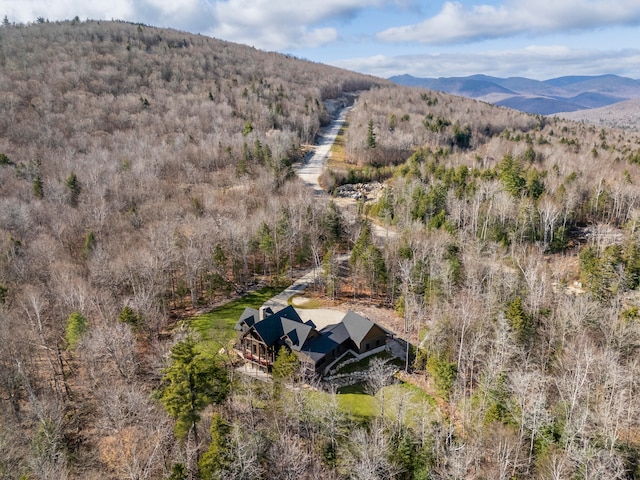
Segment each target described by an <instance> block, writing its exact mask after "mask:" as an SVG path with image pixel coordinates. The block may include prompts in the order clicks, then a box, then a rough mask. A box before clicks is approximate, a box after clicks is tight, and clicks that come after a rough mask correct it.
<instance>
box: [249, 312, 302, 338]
mask: <svg viewBox="0 0 640 480" xmlns="http://www.w3.org/2000/svg"><path fill="white" fill-rule="evenodd" d="M285 322H286V325H287V331H286V332H285V327H284V325H283V323H285ZM294 325H295V326H294ZM298 326H301V327H298ZM302 327H306V328H308V329H311V327H310V326H309V325H305V324H304V323H303V322H302V319H301V318H300V315H298V312H296V311H295V309H294V308H293V307H292V306H291V305H289V306H288V307H286V308H283V309H282V310H280V311H278V312H276V313H274V314H273V315H269V316H268V317H266V318H265V319H264V320H260V321H259V322H256V323H255V324H254V325H253V328H254V329H255V331H256V332H257V333H258V335H260V337H261V338H262V340H263V341H264V343H266V344H267V345H268V346H272V345H273V344H274V343H276V342H277V341H278V340H279V339H281V338H282V337H283V335H284V334H285V333H289V332H291V331H292V330H296V335H297V336H298V337H300V336H303V337H304V338H305V339H306V337H307V335H308V333H309V332H306V334H305V333H304V331H305V329H304V328H302ZM298 329H299V331H298ZM300 345H302V344H300Z"/></svg>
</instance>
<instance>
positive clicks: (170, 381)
mask: <svg viewBox="0 0 640 480" xmlns="http://www.w3.org/2000/svg"><path fill="white" fill-rule="evenodd" d="M162 373H163V378H162V379H163V385H162V387H160V389H158V391H157V396H158V398H159V400H160V401H161V402H162V404H163V405H164V407H165V409H166V410H167V412H168V413H169V415H171V416H172V417H173V418H175V419H176V425H175V434H176V437H177V438H180V439H183V438H185V437H186V436H187V434H188V433H189V431H191V430H192V429H193V430H194V433H195V436H196V443H197V429H196V425H197V423H198V421H199V420H200V412H202V410H203V409H204V408H205V407H206V406H207V405H210V404H212V403H221V402H223V401H224V399H225V398H226V396H227V394H228V393H229V378H228V376H227V372H226V370H225V369H224V367H223V366H222V364H221V362H220V361H219V359H218V358H211V357H208V356H205V355H204V354H203V353H201V352H199V351H198V348H197V345H196V342H195V340H194V339H193V337H191V336H188V337H187V338H186V339H185V340H183V341H181V342H179V343H177V344H175V345H174V346H173V348H172V349H171V364H170V365H169V366H168V367H167V368H165V369H164V370H163V372H162Z"/></svg>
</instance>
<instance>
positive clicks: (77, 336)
mask: <svg viewBox="0 0 640 480" xmlns="http://www.w3.org/2000/svg"><path fill="white" fill-rule="evenodd" d="M87 328H88V327H87V319H86V318H84V317H83V316H82V314H81V313H80V312H73V313H72V314H71V315H69V317H68V318H67V328H66V340H67V347H68V348H69V349H70V350H73V349H74V348H76V346H77V345H78V342H80V340H81V339H82V337H83V336H84V334H85V333H87Z"/></svg>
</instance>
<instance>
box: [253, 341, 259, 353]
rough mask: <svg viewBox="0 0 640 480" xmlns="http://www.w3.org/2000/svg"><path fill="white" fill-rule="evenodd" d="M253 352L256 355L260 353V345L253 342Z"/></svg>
mask: <svg viewBox="0 0 640 480" xmlns="http://www.w3.org/2000/svg"><path fill="white" fill-rule="evenodd" d="M253 354H254V355H257V354H258V346H257V345H256V344H255V343H254V344H253Z"/></svg>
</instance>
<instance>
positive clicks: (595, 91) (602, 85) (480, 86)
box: [389, 75, 640, 115]
mask: <svg viewBox="0 0 640 480" xmlns="http://www.w3.org/2000/svg"><path fill="white" fill-rule="evenodd" d="M389 80H392V81H393V82H395V83H397V84H399V85H406V86H412V87H422V88H427V89H431V90H440V91H443V92H446V93H451V94H453V95H461V96H463V97H467V98H474V99H476V100H482V101H486V102H489V103H493V104H495V105H499V106H503V107H508V108H513V109H516V110H520V111H522V112H528V113H534V114H540V115H552V114H554V113H559V112H574V111H582V110H588V109H592V108H600V107H605V106H607V105H613V104H615V103H618V102H622V101H625V100H629V99H632V98H638V97H640V81H639V80H634V79H631V78H625V77H619V76H617V75H599V76H567V77H559V78H553V79H550V80H545V81H540V80H531V79H529V78H521V77H510V78H497V77H490V76H487V75H471V76H469V77H451V78H417V77H413V76H411V75H398V76H395V77H391V78H390V79H389Z"/></svg>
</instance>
